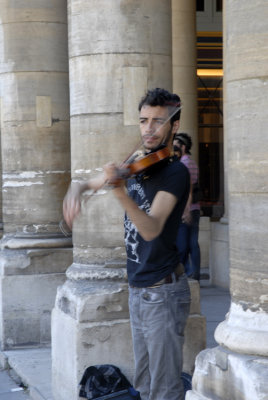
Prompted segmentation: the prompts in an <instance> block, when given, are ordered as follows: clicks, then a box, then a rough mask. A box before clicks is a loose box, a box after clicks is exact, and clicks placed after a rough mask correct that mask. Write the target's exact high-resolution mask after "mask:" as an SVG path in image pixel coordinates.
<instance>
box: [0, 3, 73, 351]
mask: <svg viewBox="0 0 268 400" xmlns="http://www.w3.org/2000/svg"><path fill="white" fill-rule="evenodd" d="M0 15H1V18H0V21H1V22H0V27H1V29H0V59H1V64H0V94H1V136H2V137H1V139H2V171H3V179H2V181H3V182H2V183H3V222H4V237H3V240H2V242H1V253H0V265H1V270H0V277H1V281H0V282H1V287H0V291H1V315H0V320H1V322H0V332H1V333H0V339H1V342H2V348H3V349H7V348H10V347H14V346H20V345H29V344H39V345H40V343H47V342H49V341H50V312H51V309H52V306H53V303H54V300H55V295H56V288H57V286H58V285H59V284H62V283H63V281H64V280H65V271H66V267H67V266H68V264H69V263H70V262H71V260H72V252H71V249H68V247H70V245H71V239H70V238H67V239H66V238H65V237H64V236H63V234H62V233H61V231H60V228H59V221H60V220H61V218H62V212H61V208H62V198H63V195H64V193H65V191H66V185H67V182H68V180H69V176H70V171H69V169H70V166H69V95H68V57H67V19H66V15H67V13H66V4H65V1H63V0H56V1H55V2H53V4H52V3H51V4H50V3H48V2H47V1H46V0H40V1H39V2H38V4H35V2H30V4H29V2H28V1H27V0H22V1H19V2H12V3H10V1H7V0H0Z"/></svg>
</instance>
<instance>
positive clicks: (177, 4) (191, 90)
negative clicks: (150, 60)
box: [171, 0, 198, 161]
mask: <svg viewBox="0 0 268 400" xmlns="http://www.w3.org/2000/svg"><path fill="white" fill-rule="evenodd" d="M171 4H172V70H173V91H174V92H175V93H179V94H180V96H181V99H182V117H181V123H180V129H179V130H180V131H184V132H187V133H188V134H189V135H190V136H191V137H192V140H193V148H192V154H193V157H194V159H195V160H196V161H198V120H197V75H196V2H195V0H172V2H171Z"/></svg>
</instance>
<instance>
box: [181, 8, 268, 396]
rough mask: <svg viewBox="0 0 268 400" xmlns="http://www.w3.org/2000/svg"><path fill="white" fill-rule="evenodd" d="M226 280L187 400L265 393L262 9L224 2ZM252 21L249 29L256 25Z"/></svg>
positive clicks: (267, 66) (266, 148)
mask: <svg viewBox="0 0 268 400" xmlns="http://www.w3.org/2000/svg"><path fill="white" fill-rule="evenodd" d="M224 11H225V24H226V26H225V35H226V40H225V43H228V46H226V48H225V57H226V63H225V65H226V69H225V75H224V77H225V80H226V86H225V87H226V91H225V96H226V101H225V132H227V135H228V153H227V155H228V184H229V235H230V243H229V247H230V280H231V295H232V302H231V307H230V310H229V313H228V314H227V316H226V319H225V321H223V322H222V323H221V324H220V325H219V326H218V327H217V329H216V332H215V338H216V340H217V342H218V343H219V345H220V346H219V347H217V348H215V349H212V350H206V351H205V352H202V353H201V354H200V355H199V356H198V358H197V361H196V370H195V374H194V379H193V383H194V392H189V395H187V400H189V399H201V398H202V399H221V400H227V399H228V400H229V399H230V398H232V399H243V400H251V399H254V400H255V399H256V400H260V399H264V398H267V393H268V383H267V376H268V297H267V278H268V276H267V262H268V259H267V251H266V247H267V226H268V217H267V215H268V213H267V211H268V202H267V199H268V196H267V190H268V188H267V174H268V169H267V152H268V140H267V136H266V135H265V134H264V132H265V130H266V127H267V123H268V116H267V107H268V90H267V87H268V85H267V83H268V82H267V81H268V79H267V78H268V57H267V48H266V43H267V39H268V33H267V17H268V14H267V6H266V2H265V1H258V2H255V3H254V4H253V3H252V2H251V1H250V0H246V1H244V2H243V9H241V7H240V5H239V4H238V2H237V1H233V0H226V1H225V10H224ZM256 21H257V23H256Z"/></svg>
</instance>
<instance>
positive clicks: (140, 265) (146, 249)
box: [125, 157, 190, 287]
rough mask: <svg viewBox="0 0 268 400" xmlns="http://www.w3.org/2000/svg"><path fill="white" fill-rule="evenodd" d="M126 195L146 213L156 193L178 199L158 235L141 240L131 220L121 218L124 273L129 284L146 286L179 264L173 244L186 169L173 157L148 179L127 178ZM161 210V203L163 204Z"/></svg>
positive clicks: (182, 205) (187, 185) (185, 194)
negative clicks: (122, 220) (123, 229)
mask: <svg viewBox="0 0 268 400" xmlns="http://www.w3.org/2000/svg"><path fill="white" fill-rule="evenodd" d="M127 190H128V195H129V196H130V197H131V198H132V199H133V200H134V201H135V202H136V203H137V204H138V206H139V208H140V209H142V210H144V211H145V212H146V213H149V211H150V208H151V204H152V202H153V199H154V197H155V195H156V193H157V192H158V191H165V192H169V193H172V194H173V195H175V196H176V197H177V199H178V201H177V203H176V205H175V207H174V209H173V211H172V212H171V214H170V216H169V217H168V219H167V221H166V223H165V225H164V228H163V231H162V232H161V234H160V235H159V236H158V237H157V238H155V239H153V240H151V241H145V240H144V239H143V238H142V237H141V236H140V234H139V232H138V231H137V228H136V226H135V225H134V224H133V223H132V221H131V220H130V219H129V218H128V216H127V215H126V216H125V244H126V252H127V272H128V281H129V284H130V285H133V286H136V287H146V286H151V285H152V284H154V283H156V282H158V281H160V280H161V279H163V278H164V277H165V276H167V275H168V274H170V273H171V272H173V271H174V269H175V267H176V266H177V265H178V262H179V255H178V251H177V247H176V244H175V241H176V236H177V233H178V226H179V222H180V220H181V216H182V213H183V211H184V208H185V205H186V202H187V199H188V196H189V190H190V175H189V172H188V169H187V168H186V167H185V166H184V165H183V164H182V163H181V162H180V161H178V159H177V158H176V157H174V158H173V159H172V160H171V161H169V162H168V163H166V164H165V165H164V166H161V168H159V169H156V170H155V171H153V172H152V173H150V174H149V176H146V175H144V176H138V177H136V178H131V179H128V182H127ZM163 207H165V204H163Z"/></svg>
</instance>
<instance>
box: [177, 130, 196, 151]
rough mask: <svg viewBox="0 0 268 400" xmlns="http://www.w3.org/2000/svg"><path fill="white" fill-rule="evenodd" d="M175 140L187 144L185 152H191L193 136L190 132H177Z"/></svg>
mask: <svg viewBox="0 0 268 400" xmlns="http://www.w3.org/2000/svg"><path fill="white" fill-rule="evenodd" d="M173 140H178V141H179V143H180V144H184V145H185V152H186V153H187V154H191V152H190V150H191V148H192V144H193V143H192V138H191V136H190V135H188V133H185V132H181V133H175V135H174V139H173Z"/></svg>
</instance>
